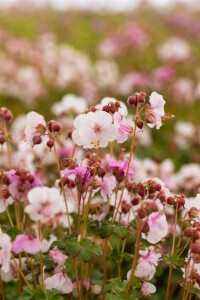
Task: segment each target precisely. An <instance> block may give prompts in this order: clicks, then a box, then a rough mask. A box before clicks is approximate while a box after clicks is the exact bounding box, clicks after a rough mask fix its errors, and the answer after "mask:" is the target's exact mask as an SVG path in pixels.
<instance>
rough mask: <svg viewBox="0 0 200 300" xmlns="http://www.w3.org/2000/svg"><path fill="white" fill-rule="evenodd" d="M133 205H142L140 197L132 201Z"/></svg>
mask: <svg viewBox="0 0 200 300" xmlns="http://www.w3.org/2000/svg"><path fill="white" fill-rule="evenodd" d="M131 203H132V204H133V205H138V204H139V203H140V199H139V198H138V197H134V198H133V199H132V200H131Z"/></svg>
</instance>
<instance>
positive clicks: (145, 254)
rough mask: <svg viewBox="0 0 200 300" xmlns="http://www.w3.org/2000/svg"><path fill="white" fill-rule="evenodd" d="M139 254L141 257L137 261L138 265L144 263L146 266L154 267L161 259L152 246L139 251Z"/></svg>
mask: <svg viewBox="0 0 200 300" xmlns="http://www.w3.org/2000/svg"><path fill="white" fill-rule="evenodd" d="M139 254H140V255H141V257H140V258H139V260H138V262H139V263H141V262H143V261H145V262H147V263H148V264H150V265H154V266H157V265H158V260H159V258H160V257H161V254H160V253H156V252H155V248H154V247H153V246H150V247H148V248H146V249H145V250H140V251H139Z"/></svg>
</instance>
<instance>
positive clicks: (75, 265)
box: [73, 257, 82, 300]
mask: <svg viewBox="0 0 200 300" xmlns="http://www.w3.org/2000/svg"><path fill="white" fill-rule="evenodd" d="M73 262H74V271H75V276H76V285H77V292H78V299H79V300H81V299H82V295H81V292H80V287H79V279H78V269H77V263H76V258H75V257H73Z"/></svg>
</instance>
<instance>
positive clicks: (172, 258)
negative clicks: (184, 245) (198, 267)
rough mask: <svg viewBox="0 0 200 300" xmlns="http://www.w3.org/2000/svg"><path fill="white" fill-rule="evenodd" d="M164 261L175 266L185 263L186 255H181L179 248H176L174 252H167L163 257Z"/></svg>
mask: <svg viewBox="0 0 200 300" xmlns="http://www.w3.org/2000/svg"><path fill="white" fill-rule="evenodd" d="M162 259H163V261H164V262H166V263H167V264H168V265H171V264H173V265H174V266H175V267H176V266H177V267H178V266H181V265H183V263H184V257H179V250H176V251H175V252H174V254H172V255H171V254H165V255H163V257H162Z"/></svg>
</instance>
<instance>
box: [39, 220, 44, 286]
mask: <svg viewBox="0 0 200 300" xmlns="http://www.w3.org/2000/svg"><path fill="white" fill-rule="evenodd" d="M38 234H39V239H40V241H41V242H42V234H41V224H40V221H38ZM40 274H41V277H42V287H43V288H44V272H43V260H42V251H40Z"/></svg>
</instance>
